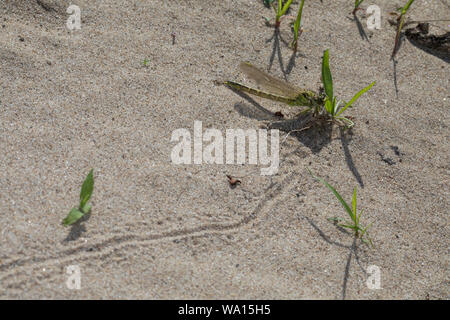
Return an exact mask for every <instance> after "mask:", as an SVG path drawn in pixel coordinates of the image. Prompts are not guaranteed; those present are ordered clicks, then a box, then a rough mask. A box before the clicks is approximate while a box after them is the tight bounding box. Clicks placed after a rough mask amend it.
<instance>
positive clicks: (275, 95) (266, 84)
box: [225, 62, 325, 111]
mask: <svg viewBox="0 0 450 320" xmlns="http://www.w3.org/2000/svg"><path fill="white" fill-rule="evenodd" d="M240 69H241V70H242V71H243V72H244V73H245V74H246V75H247V77H249V78H251V79H253V80H254V81H255V82H256V83H257V84H258V85H259V86H260V87H261V88H264V89H263V90H258V89H254V88H250V87H248V86H246V85H243V84H240V83H237V82H234V81H225V85H227V86H229V87H230V88H232V89H235V90H238V91H242V92H246V93H249V94H252V95H255V96H258V97H262V98H265V99H270V100H274V101H279V102H283V103H286V104H288V105H290V106H305V107H308V108H307V109H306V110H305V111H308V110H311V109H313V110H314V111H318V110H320V109H321V108H322V107H323V106H324V103H325V96H323V95H320V94H317V93H316V92H314V91H310V90H303V89H300V88H297V87H295V86H293V85H291V84H290V83H288V82H286V81H283V80H280V79H278V78H275V77H273V76H271V75H269V74H267V73H266V72H264V71H261V70H259V69H258V68H256V67H254V66H253V65H252V64H250V63H248V62H241V64H240Z"/></svg>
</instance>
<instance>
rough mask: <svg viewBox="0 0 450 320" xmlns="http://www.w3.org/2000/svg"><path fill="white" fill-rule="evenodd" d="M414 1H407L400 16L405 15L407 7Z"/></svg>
mask: <svg viewBox="0 0 450 320" xmlns="http://www.w3.org/2000/svg"><path fill="white" fill-rule="evenodd" d="M413 2H414V0H409V1H408V3H407V4H406V5H405V6H404V7H403V9H402V15H405V14H406V12H407V11H408V10H409V7H410V6H411V5H412V4H413Z"/></svg>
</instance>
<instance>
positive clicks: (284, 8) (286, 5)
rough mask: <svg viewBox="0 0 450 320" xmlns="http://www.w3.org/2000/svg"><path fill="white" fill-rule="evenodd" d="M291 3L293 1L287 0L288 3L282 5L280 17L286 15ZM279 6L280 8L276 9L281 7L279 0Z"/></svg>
mask: <svg viewBox="0 0 450 320" xmlns="http://www.w3.org/2000/svg"><path fill="white" fill-rule="evenodd" d="M292 1H293V0H288V1H287V2H286V3H285V4H284V6H283V9H281V14H280V17H281V16H283V15H284V14H285V13H286V11H287V9H289V7H290V6H291V3H292ZM279 5H280V6H279V7H278V8H280V7H281V0H280V2H279Z"/></svg>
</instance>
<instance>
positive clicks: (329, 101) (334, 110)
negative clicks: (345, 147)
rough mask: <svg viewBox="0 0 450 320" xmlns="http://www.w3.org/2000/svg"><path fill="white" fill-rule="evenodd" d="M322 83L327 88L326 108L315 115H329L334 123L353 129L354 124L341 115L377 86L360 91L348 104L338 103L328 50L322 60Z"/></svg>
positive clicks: (316, 111) (371, 85) (318, 110)
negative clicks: (334, 91)
mask: <svg viewBox="0 0 450 320" xmlns="http://www.w3.org/2000/svg"><path fill="white" fill-rule="evenodd" d="M322 82H323V86H324V88H325V94H326V97H325V106H324V108H320V109H319V108H316V110H314V113H315V115H323V114H327V115H328V117H330V118H331V120H332V121H336V122H337V123H338V124H340V125H343V126H344V127H345V128H351V127H353V125H354V123H353V121H351V120H350V119H348V118H346V117H344V116H341V114H342V113H343V112H344V111H345V110H346V109H347V108H348V107H351V106H352V104H353V103H354V102H355V101H356V100H358V98H359V97H360V96H361V95H362V94H364V93H366V92H367V91H369V90H370V88H372V87H373V85H374V84H375V81H374V82H372V83H371V84H370V85H369V86H367V87H365V88H364V89H362V90H361V91H359V92H358V93H357V94H355V96H354V97H353V98H352V99H351V100H350V101H349V102H347V103H345V102H343V101H336V97H335V96H334V93H333V78H332V76H331V71H330V61H329V50H328V49H327V50H326V51H325V52H324V54H323V59H322Z"/></svg>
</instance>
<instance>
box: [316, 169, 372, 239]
mask: <svg viewBox="0 0 450 320" xmlns="http://www.w3.org/2000/svg"><path fill="white" fill-rule="evenodd" d="M308 171H309V174H310V175H311V176H312V177H313V178H314V179H316V180H317V181H320V182H322V183H323V184H324V185H325V186H327V187H328V189H330V190H331V192H333V194H334V195H335V196H336V198H337V199H338V200H339V202H340V203H341V204H342V206H343V207H344V209H345V211H347V213H348V215H349V216H350V219H351V222H346V223H345V224H341V223H339V224H338V225H339V226H340V227H343V228H347V229H351V230H353V232H354V234H355V237H357V238H360V239H361V241H362V242H364V243H365V244H369V243H370V245H372V246H373V244H372V240H371V239H370V238H369V235H368V233H367V229H368V228H369V227H370V226H371V225H372V223H370V224H369V225H368V226H367V227H365V228H364V227H362V226H361V225H360V223H359V219H360V218H361V215H362V213H363V210H361V211H360V212H359V214H357V212H356V187H355V190H354V191H353V199H352V207H351V208H350V206H349V205H348V204H347V202H345V200H344V199H343V198H342V196H341V195H340V194H339V193H338V192H337V191H336V189H334V188H333V187H332V186H331V185H330V184H328V182H326V181H325V180H324V179H322V178H320V177H316V176H315V175H313V174H312V172H311V171H310V170H309V169H308ZM329 220H331V221H334V222H335V223H338V222H340V221H341V220H342V219H341V218H338V217H333V218H330V219H329ZM364 235H366V237H365V238H364Z"/></svg>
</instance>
